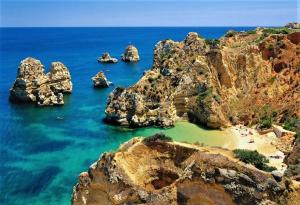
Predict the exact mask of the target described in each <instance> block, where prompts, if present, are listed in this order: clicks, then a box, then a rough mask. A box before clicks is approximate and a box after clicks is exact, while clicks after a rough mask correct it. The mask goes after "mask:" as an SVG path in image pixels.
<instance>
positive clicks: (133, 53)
mask: <svg viewBox="0 0 300 205" xmlns="http://www.w3.org/2000/svg"><path fill="white" fill-rule="evenodd" d="M122 60H123V61H126V62H137V61H139V60H140V56H139V52H138V49H137V48H136V47H135V46H133V45H129V46H127V48H126V50H125V53H124V54H123V55H122Z"/></svg>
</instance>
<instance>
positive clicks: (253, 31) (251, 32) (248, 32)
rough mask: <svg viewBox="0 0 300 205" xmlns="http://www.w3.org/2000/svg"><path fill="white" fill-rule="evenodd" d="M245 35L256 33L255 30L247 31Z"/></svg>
mask: <svg viewBox="0 0 300 205" xmlns="http://www.w3.org/2000/svg"><path fill="white" fill-rule="evenodd" d="M247 34H256V31H255V30H250V31H247Z"/></svg>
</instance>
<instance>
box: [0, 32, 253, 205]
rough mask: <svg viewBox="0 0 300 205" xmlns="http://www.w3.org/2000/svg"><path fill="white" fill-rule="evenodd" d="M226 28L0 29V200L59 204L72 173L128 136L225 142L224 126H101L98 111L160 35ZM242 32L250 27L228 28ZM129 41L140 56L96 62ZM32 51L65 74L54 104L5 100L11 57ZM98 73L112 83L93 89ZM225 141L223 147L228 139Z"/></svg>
mask: <svg viewBox="0 0 300 205" xmlns="http://www.w3.org/2000/svg"><path fill="white" fill-rule="evenodd" d="M229 29H232V28H229V27H192V28H189V27H184V28H1V36H0V37H1V41H0V45H1V46H0V49H1V50H0V51H1V52H0V53H1V58H0V73H2V74H5V76H1V78H0V93H1V99H0V110H1V114H0V172H1V176H0V190H5V191H4V192H3V191H1V192H0V204H5V205H19V204H20V205H21V204H22V205H23V204H30V205H44V204H47V205H56V204H60V205H66V204H70V196H71V192H72V188H73V186H74V184H75V183H76V181H77V176H78V175H79V173H80V172H82V171H86V170H87V169H88V167H89V166H90V165H91V164H92V163H93V162H94V161H96V160H97V159H98V157H99V156H100V154H101V153H103V152H107V151H113V150H115V149H117V148H118V147H119V145H120V144H121V143H123V142H125V141H127V140H129V139H131V138H132V137H135V136H150V135H153V134H154V133H157V132H164V133H166V135H169V136H171V137H172V138H173V139H174V140H177V141H186V142H190V143H193V142H196V141H198V142H200V143H201V142H203V143H204V144H206V145H213V146H221V145H224V146H231V145H230V144H231V143H232V142H233V141H232V140H231V139H232V138H231V136H230V135H227V133H226V132H225V131H216V130H205V129H203V128H201V127H198V126H196V125H194V124H191V123H188V122H178V123H176V125H175V127H174V128H170V129H160V128H157V127H149V128H140V129H127V128H123V127H116V126H110V125H107V124H104V123H103V122H102V119H103V117H104V110H105V106H106V100H107V96H108V95H109V93H110V92H111V91H112V90H113V89H114V88H115V86H119V85H121V86H124V87H127V86H130V85H132V84H134V83H135V82H136V81H137V80H138V79H139V78H140V77H141V75H142V74H143V72H144V70H147V69H149V68H150V67H151V64H152V55H153V48H154V46H155V44H156V43H157V42H158V41H159V40H162V39H167V38H170V39H174V40H178V41H179V40H183V39H184V38H185V36H186V35H187V33H188V32H190V31H195V32H198V33H200V34H201V35H202V36H204V37H206V38H218V37H220V36H222V35H223V34H224V33H225V32H226V31H227V30H229ZM234 29H235V30H249V29H251V28H249V27H248V28H247V27H246V28H234ZM145 39H147V40H145ZM129 42H132V43H134V44H135V45H136V46H137V48H138V49H139V52H140V56H141V61H140V62H138V63H136V64H125V63H122V62H119V63H117V64H113V65H103V64H99V63H97V61H96V59H97V57H98V56H99V55H101V54H102V53H103V52H105V51H109V52H110V53H111V55H112V56H115V57H119V56H120V54H121V53H122V52H124V49H125V47H126V46H127V45H128V43H129ZM28 56H32V57H35V58H37V59H40V60H41V62H42V63H43V64H44V65H45V68H46V70H47V69H49V67H50V63H51V62H52V61H62V62H63V63H64V64H65V65H66V66H67V67H68V68H69V69H70V72H71V76H72V82H73V85H74V89H73V93H72V94H71V95H69V96H66V97H65V105H64V106H62V107H45V108H38V107H35V106H33V105H16V104H11V103H9V102H8V100H7V99H8V92H9V88H10V86H11V85H12V83H13V81H14V79H15V77H16V72H17V68H18V65H19V62H20V61H21V60H22V59H24V58H26V57H28ZM100 70H103V71H104V72H105V74H106V76H107V78H108V79H109V80H110V81H112V82H113V83H114V84H115V86H113V87H109V88H107V89H93V86H92V81H91V77H92V76H94V75H95V74H96V73H97V72H99V71H100ZM228 142H229V144H228Z"/></svg>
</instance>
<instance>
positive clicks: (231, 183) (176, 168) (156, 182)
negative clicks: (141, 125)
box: [72, 135, 300, 205]
mask: <svg viewBox="0 0 300 205" xmlns="http://www.w3.org/2000/svg"><path fill="white" fill-rule="evenodd" d="M231 155H232V153H231V152H230V151H228V150H222V149H220V148H208V147H199V146H196V145H190V144H184V143H177V142H171V141H170V140H169V139H168V138H166V137H165V136H163V135H155V136H153V137H150V138H146V139H142V138H133V139H131V140H130V141H128V142H126V143H124V144H123V145H121V146H120V148H119V150H118V151H116V152H115V153H104V154H103V155H102V156H101V157H100V158H99V160H98V161H97V162H95V163H94V164H92V165H91V166H90V169H89V171H88V172H83V173H81V174H80V176H79V181H78V183H77V185H76V186H75V187H74V188H73V195H72V204H73V205H89V204H103V205H106V204H170V205H177V204H198V203H199V202H201V204H207V205H208V204H224V205H225V204H226V205H231V204H232V205H233V204H241V205H250V204H251V205H255V204H257V205H258V204H282V205H283V204H292V203H289V202H290V201H289V200H290V199H289V196H291V195H293V194H295V193H297V191H296V190H292V189H290V187H289V186H290V185H288V184H287V183H284V180H285V179H284V177H283V178H282V181H281V182H276V180H274V178H273V176H272V175H271V174H270V173H267V172H263V171H261V170H258V169H256V168H254V167H251V166H247V165H245V164H244V163H241V162H239V161H237V160H236V159H232V158H231V157H227V156H231ZM287 190H289V191H287ZM293 197H294V195H293ZM299 197H300V196H298V198H297V197H296V198H293V199H292V200H294V201H295V202H297V200H299ZM266 202H269V203H266Z"/></svg>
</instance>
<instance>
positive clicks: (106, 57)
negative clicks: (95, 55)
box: [98, 52, 118, 63]
mask: <svg viewBox="0 0 300 205" xmlns="http://www.w3.org/2000/svg"><path fill="white" fill-rule="evenodd" d="M98 61H99V62H100V63H117V62H118V59H116V58H112V57H110V55H109V53H108V52H105V53H103V54H102V56H101V58H99V59H98Z"/></svg>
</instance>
